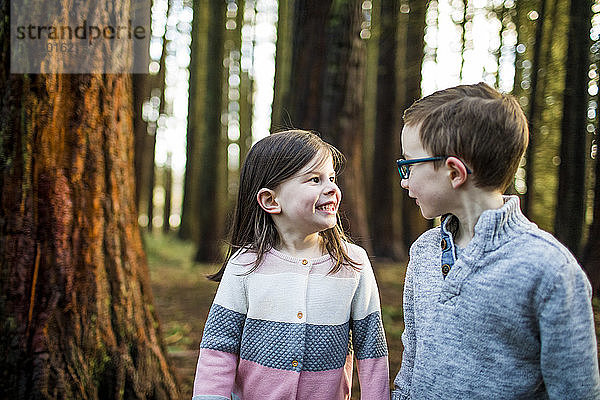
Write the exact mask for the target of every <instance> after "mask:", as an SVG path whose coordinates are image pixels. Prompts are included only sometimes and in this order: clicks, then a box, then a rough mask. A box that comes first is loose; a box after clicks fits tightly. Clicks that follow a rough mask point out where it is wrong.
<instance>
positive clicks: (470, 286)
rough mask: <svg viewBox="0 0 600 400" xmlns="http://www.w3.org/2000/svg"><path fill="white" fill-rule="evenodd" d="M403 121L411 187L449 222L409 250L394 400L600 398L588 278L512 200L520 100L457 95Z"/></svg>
mask: <svg viewBox="0 0 600 400" xmlns="http://www.w3.org/2000/svg"><path fill="white" fill-rule="evenodd" d="M404 123H405V126H404V129H403V131H402V149H403V153H404V154H403V155H404V159H401V160H398V162H397V163H398V170H399V171H400V174H401V176H402V187H404V188H405V189H407V190H408V195H409V196H410V197H411V198H414V199H415V201H416V202H417V204H418V205H419V207H420V209H421V213H422V214H423V216H424V217H425V218H427V219H432V218H435V217H438V216H442V224H441V226H440V227H437V228H433V229H431V230H429V231H427V232H425V233H423V235H421V237H419V238H418V239H417V240H416V241H415V243H414V244H413V245H412V247H411V249H410V261H409V264H408V269H407V272H406V280H405V285H404V322H405V330H404V333H403V334H402V342H403V344H404V353H403V356H402V366H401V368H400V372H399V373H398V376H397V377H396V379H395V382H394V383H395V389H394V391H393V392H392V399H396V400H397V399H412V400H415V399H549V398H550V399H599V398H600V383H599V372H598V357H597V348H596V338H595V332H594V320H593V315H592V307H591V286H590V284H589V281H588V280H587V278H586V276H585V273H584V272H583V270H582V269H581V267H580V266H579V265H578V264H577V261H576V260H575V258H574V257H573V255H572V254H571V253H569V251H568V250H567V249H566V248H565V247H564V246H563V245H561V244H560V243H559V242H558V241H557V240H556V239H555V238H554V237H553V236H551V235H550V234H549V233H547V232H544V231H542V230H540V229H539V228H538V227H537V226H536V225H535V224H533V223H532V222H530V221H529V220H528V219H527V218H525V216H524V215H523V214H522V213H521V210H520V206H519V199H518V197H516V196H503V195H502V194H503V193H504V190H505V189H506V188H507V187H508V186H509V184H510V183H511V182H512V180H513V177H514V174H515V172H516V170H517V167H518V165H519V160H520V159H521V156H522V155H523V152H524V151H525V148H526V147H527V141H528V128H527V121H526V119H525V116H524V115H523V112H522V110H521V109H520V107H519V105H518V103H517V102H516V101H515V100H514V99H513V98H511V97H509V96H504V95H501V94H500V93H498V92H496V91H495V90H493V89H492V88H490V87H489V86H488V85H486V84H484V83H479V84H477V85H463V86H457V87H454V88H450V89H446V90H442V91H439V92H436V93H434V94H432V95H430V96H427V97H425V98H423V99H421V100H419V101H417V102H416V103H415V104H413V105H412V106H411V107H410V108H409V109H408V110H406V112H405V114H404Z"/></svg>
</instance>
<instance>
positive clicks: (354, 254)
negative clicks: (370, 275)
mask: <svg viewBox="0 0 600 400" xmlns="http://www.w3.org/2000/svg"><path fill="white" fill-rule="evenodd" d="M343 245H344V248H345V249H346V254H348V256H349V257H350V259H352V260H353V261H354V262H355V263H356V264H357V265H358V266H359V267H361V268H362V267H363V266H370V265H371V262H370V260H369V255H368V254H367V251H366V250H365V249H363V248H362V247H361V246H359V245H357V244H355V243H350V242H346V241H345V242H343Z"/></svg>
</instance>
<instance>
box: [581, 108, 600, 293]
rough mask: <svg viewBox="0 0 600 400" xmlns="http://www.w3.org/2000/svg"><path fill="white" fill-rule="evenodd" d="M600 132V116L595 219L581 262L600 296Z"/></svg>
mask: <svg viewBox="0 0 600 400" xmlns="http://www.w3.org/2000/svg"><path fill="white" fill-rule="evenodd" d="M598 132H600V118H597V119H596V143H595V148H594V157H595V163H594V165H595V171H594V173H595V177H596V178H595V184H594V203H593V206H592V212H593V219H592V223H591V224H590V227H589V233H588V240H587V243H586V245H585V247H584V249H583V255H582V257H581V263H582V264H583V267H584V268H585V271H586V272H587V274H588V276H589V277H590V280H591V282H592V287H593V289H594V295H595V296H600V157H599V155H598V143H599V141H598V137H599V134H598Z"/></svg>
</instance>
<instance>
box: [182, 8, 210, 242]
mask: <svg viewBox="0 0 600 400" xmlns="http://www.w3.org/2000/svg"><path fill="white" fill-rule="evenodd" d="M207 7H208V0H194V2H193V13H194V17H193V20H192V44H191V60H190V91H189V102H188V128H187V136H186V161H185V178H184V184H183V203H182V207H181V225H180V226H179V232H178V235H179V238H180V239H184V240H192V239H193V238H194V237H197V235H198V223H199V216H198V210H199V206H198V201H199V200H198V193H199V192H200V188H199V182H200V174H201V168H202V163H201V157H202V156H201V154H200V148H201V144H202V131H203V124H204V113H205V108H204V107H205V101H206V100H205V96H206V63H207V50H206V45H207V42H208V12H207Z"/></svg>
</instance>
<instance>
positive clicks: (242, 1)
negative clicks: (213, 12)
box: [236, 0, 256, 166]
mask: <svg viewBox="0 0 600 400" xmlns="http://www.w3.org/2000/svg"><path fill="white" fill-rule="evenodd" d="M255 7H256V1H255V0H238V11H237V18H236V21H237V26H238V28H239V29H238V31H237V35H236V38H237V39H236V40H237V42H238V43H239V45H238V46H237V49H238V51H240V53H242V52H244V53H245V52H246V51H248V52H250V53H251V54H249V55H248V56H250V57H252V58H251V59H250V65H248V67H249V69H251V68H253V58H254V55H253V54H252V53H253V52H254V40H253V39H254V38H253V37H249V38H247V42H248V43H247V44H248V45H249V46H248V49H246V48H244V46H246V42H245V41H244V40H243V39H244V38H243V31H242V28H243V26H244V24H247V23H248V24H250V25H253V23H254V22H255V21H254V16H255V15H256V9H255ZM246 8H248V9H249V10H250V11H251V12H249V14H250V15H252V19H251V20H250V21H248V22H246V21H245V18H244V15H245V13H246V11H245V10H246ZM253 30H254V26H252V31H253ZM244 56H245V54H241V55H240V71H239V72H240V89H239V90H240V100H239V103H240V138H239V140H238V144H239V146H240V166H241V164H242V162H243V160H244V158H246V154H247V153H248V150H250V146H251V145H252V116H253V113H252V108H253V105H254V98H253V91H254V84H253V83H254V82H253V79H252V77H251V76H250V71H249V69H248V68H247V67H246V66H245V65H243V63H244V60H242V59H241V57H244Z"/></svg>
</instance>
